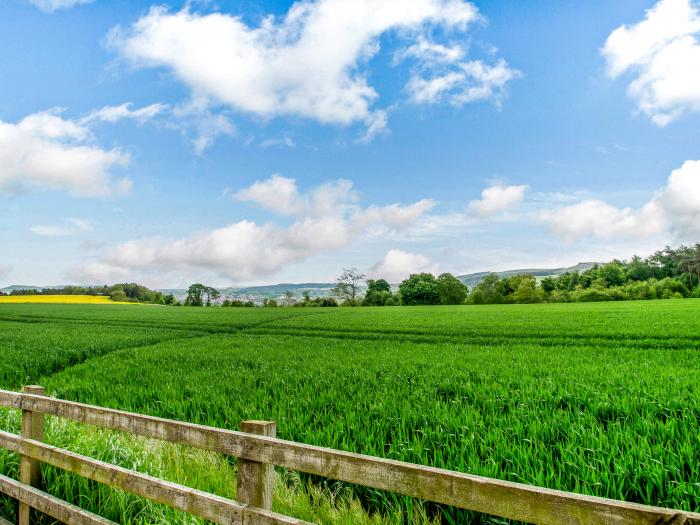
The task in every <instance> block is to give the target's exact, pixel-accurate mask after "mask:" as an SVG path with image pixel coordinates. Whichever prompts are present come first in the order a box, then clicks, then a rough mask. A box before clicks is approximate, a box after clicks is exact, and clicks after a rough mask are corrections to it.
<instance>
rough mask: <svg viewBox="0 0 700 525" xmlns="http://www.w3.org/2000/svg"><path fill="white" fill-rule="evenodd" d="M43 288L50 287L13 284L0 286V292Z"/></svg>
mask: <svg viewBox="0 0 700 525" xmlns="http://www.w3.org/2000/svg"><path fill="white" fill-rule="evenodd" d="M45 288H51V287H50V286H29V285H24V284H13V285H12V286H5V288H0V292H3V293H12V292H14V291H15V290H44V289H45Z"/></svg>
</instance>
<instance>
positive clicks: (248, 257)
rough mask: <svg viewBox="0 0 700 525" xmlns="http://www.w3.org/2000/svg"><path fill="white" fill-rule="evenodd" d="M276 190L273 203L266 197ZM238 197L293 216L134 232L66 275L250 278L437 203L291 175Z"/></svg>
mask: <svg viewBox="0 0 700 525" xmlns="http://www.w3.org/2000/svg"><path fill="white" fill-rule="evenodd" d="M275 194H277V195H278V196H279V201H278V202H279V205H278V206H277V205H276V204H275V201H274V200H273V199H272V195H275ZM236 198H237V199H238V200H244V201H250V202H253V203H255V204H258V205H259V206H261V207H263V208H266V209H268V210H269V211H271V212H273V213H275V214H277V215H280V216H292V217H293V222H291V223H290V224H287V225H281V224H277V223H272V222H267V223H264V224H258V223H255V222H253V221H250V220H242V221H239V222H236V223H233V224H229V225H227V226H223V227H221V228H216V229H213V230H209V231H204V232H200V233H197V234H193V235H190V236H188V237H185V238H181V239H163V238H149V239H136V240H132V241H128V242H125V243H122V244H120V245H118V246H114V247H113V248H111V249H109V250H107V251H106V252H105V253H103V254H102V256H101V257H100V258H99V259H98V260H96V261H93V262H91V263H88V264H86V265H83V266H81V267H78V268H75V269H73V270H72V271H71V274H70V275H71V277H72V278H74V279H77V280H80V281H81V282H86V281H88V282H107V281H114V280H121V279H124V278H126V277H128V276H133V275H134V273H135V272H142V273H145V274H148V273H149V272H152V273H159V272H160V273H162V272H163V271H183V272H188V271H192V270H195V271H210V272H213V273H215V274H218V275H221V276H224V277H226V278H229V279H232V280H234V281H236V280H249V279H253V278H257V277H261V276H266V275H270V274H273V273H275V272H276V271H278V270H280V269H281V268H283V267H284V266H286V265H288V264H290V263H294V262H299V261H303V260H305V259H307V258H309V257H311V256H314V255H318V254H323V253H327V252H332V251H335V250H339V249H341V248H344V247H347V246H348V245H350V244H351V243H352V242H353V241H355V240H357V239H358V238H361V237H363V236H364V235H367V234H368V232H370V230H375V231H376V230H377V229H379V230H386V231H397V230H402V229H405V228H408V227H410V226H411V225H412V224H414V223H415V222H416V221H417V220H418V219H419V218H420V217H421V216H423V215H424V214H425V213H427V212H428V211H429V210H430V209H432V207H433V206H434V205H435V203H434V202H433V201H431V200H429V199H423V200H420V201H417V202H415V203H412V204H407V205H403V204H390V205H387V206H367V207H362V206H360V205H359V204H358V197H357V195H356V193H355V192H354V191H353V188H352V183H351V182H350V181H344V180H336V181H331V182H328V183H326V184H323V185H321V186H318V187H316V188H312V189H311V190H309V191H308V192H306V193H302V192H300V191H299V189H298V187H297V185H296V181H294V180H293V179H288V178H285V177H281V176H279V175H276V176H273V177H271V178H269V179H267V180H264V181H258V182H256V183H255V184H253V185H252V186H250V187H248V188H245V189H243V190H241V191H239V192H237V193H236Z"/></svg>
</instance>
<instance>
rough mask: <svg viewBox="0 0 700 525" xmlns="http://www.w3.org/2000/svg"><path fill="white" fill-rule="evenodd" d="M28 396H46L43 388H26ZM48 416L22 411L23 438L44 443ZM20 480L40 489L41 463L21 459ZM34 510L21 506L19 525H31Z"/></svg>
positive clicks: (24, 505) (25, 458) (22, 504)
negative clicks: (45, 423)
mask: <svg viewBox="0 0 700 525" xmlns="http://www.w3.org/2000/svg"><path fill="white" fill-rule="evenodd" d="M24 392H25V393H27V394H36V395H40V396H43V395H46V389H45V388H44V387H42V386H25V387H24ZM45 419H46V416H44V414H38V413H35V412H32V411H31V410H25V409H23V410H22V437H23V438H27V439H33V440H35V441H44V422H45ZM19 480H20V481H21V482H22V483H26V484H27V485H31V486H32V487H37V488H39V487H40V486H41V463H40V462H39V461H37V460H35V459H30V458H28V457H25V456H21V457H20V462H19ZM31 512H32V509H31V507H30V506H29V505H27V504H26V503H20V504H19V514H18V518H19V519H18V521H17V523H18V525H29V524H30V522H31V520H30V517H31Z"/></svg>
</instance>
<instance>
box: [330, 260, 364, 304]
mask: <svg viewBox="0 0 700 525" xmlns="http://www.w3.org/2000/svg"><path fill="white" fill-rule="evenodd" d="M364 279H365V275H364V274H361V273H360V272H359V271H358V270H357V268H347V269H344V270H343V273H342V274H341V276H340V277H338V280H337V283H336V285H335V287H334V288H332V289H331V294H333V296H335V297H337V298H338V299H339V300H340V301H341V302H342V303H343V304H346V305H349V306H355V305H357V304H358V301H359V295H360V287H361V283H362V281H363V280H364Z"/></svg>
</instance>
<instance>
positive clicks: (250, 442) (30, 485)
mask: <svg viewBox="0 0 700 525" xmlns="http://www.w3.org/2000/svg"><path fill="white" fill-rule="evenodd" d="M0 406H4V407H9V408H14V409H17V410H21V411H22V435H21V436H18V435H15V434H10V433H8V432H1V431H0V447H3V448H6V449H8V450H11V451H13V452H17V453H18V454H20V457H21V469H20V470H21V473H20V481H19V482H18V481H15V480H10V479H9V478H6V477H4V476H2V477H0V492H4V493H5V494H9V495H10V496H12V497H13V498H15V499H17V500H18V501H19V502H20V512H19V525H28V524H29V523H30V517H29V515H30V509H37V510H39V511H41V512H44V513H46V514H49V515H51V516H52V517H54V518H55V519H57V520H59V521H62V522H65V523H81V524H82V523H85V524H88V523H111V522H110V521H108V520H104V519H103V518H100V517H98V516H95V515H93V514H91V513H88V512H86V511H84V510H81V509H78V508H77V507H75V506H73V505H70V504H68V503H66V502H62V501H60V500H57V499H56V498H54V497H52V496H49V495H48V494H45V493H43V492H41V491H40V490H38V488H37V487H39V486H40V479H39V478H38V465H39V464H40V463H47V464H49V465H53V466H54V467H58V468H61V469H64V470H67V471H69V472H73V473H75V474H78V475H80V476H83V477H86V478H88V479H92V480H94V481H97V482H100V483H104V484H107V485H110V486H113V487H117V488H120V489H123V490H126V491H128V492H131V493H134V494H136V495H138V496H141V497H144V498H147V499H150V500H152V501H155V502H158V503H162V504H165V505H169V506H171V507H173V508H176V509H179V510H182V511H184V512H187V513H189V514H191V515H193V516H198V517H201V518H204V519H207V520H209V521H212V522H214V523H221V524H224V523H226V524H244V525H257V524H270V525H272V524H303V523H305V522H303V521H301V520H297V519H295V518H290V517H287V516H282V515H280V514H277V513H274V512H272V511H271V507H272V486H273V480H274V467H275V466H280V467H285V468H288V469H291V470H298V471H301V472H305V473H309V474H315V475H318V476H322V477H326V478H331V479H336V480H340V481H346V482H349V483H354V484H357V485H363V486H366V487H371V488H375V489H381V490H386V491H389V492H395V493H398V494H402V495H405V496H411V497H415V498H419V499H422V500H427V501H433V502H436V503H441V504H444V505H452V506H455V507H459V508H462V509H468V510H473V511H476V512H482V513H485V514H491V515H494V516H499V517H503V518H508V519H513V520H517V521H525V522H528V523H536V524H545V525H550V524H551V525H558V524H581V525H583V524H586V525H588V524H592V525H612V524H614V525H618V524H619V525H622V524H640V525H664V524H667V525H700V514H698V513H691V512H685V511H680V510H674V509H667V508H659V507H651V506H646V505H640V504H636V503H628V502H623V501H617V500H611V499H606V498H599V497H594V496H584V495H580V494H574V493H570V492H564V491H559V490H551V489H546V488H541V487H535V486H532V485H525V484H521V483H512V482H508V481H502V480H497V479H492V478H485V477H481V476H473V475H469V474H463V473H459V472H452V471H449V470H444V469H438V468H432V467H425V466H421V465H415V464H412V463H405V462H401V461H394V460H388V459H382V458H377V457H373V456H366V455H361V454H354V453H350V452H343V451H340V450H333V449H328V448H323V447H317V446H312V445H305V444H302V443H297V442H293V441H286V440H282V439H278V438H276V437H275V424H274V423H271V422H261V421H246V422H243V423H242V425H241V430H242V431H241V432H238V431H232V430H224V429H220V428H213V427H206V426H202V425H195V424H191V423H184V422H181V421H173V420H168V419H162V418H157V417H152V416H145V415H141V414H133V413H129V412H123V411H119V410H113V409H109V408H102V407H96V406H91V405H85V404H82V403H75V402H72V401H62V400H59V399H55V398H51V397H47V396H45V395H43V390H41V389H40V387H27V388H25V391H24V392H22V393H19V392H9V391H5V390H0ZM47 415H48V416H57V417H61V418H65V419H70V420H73V421H77V422H80V423H85V424H88V425H93V426H97V427H101V428H106V429H111V430H117V431H122V432H128V433H132V434H135V435H138V436H143V437H147V438H154V439H159V440H163V441H168V442H171V443H177V444H182V445H189V446H191V447H195V448H199V449H203V450H208V451H212V452H218V453H222V454H226V455H230V456H234V457H236V458H238V459H239V465H238V469H239V471H238V490H237V495H236V498H237V501H233V500H230V499H226V498H222V497H219V496H215V495H212V494H208V493H206V492H202V491H199V490H195V489H192V488H189V487H185V486H182V485H178V484H175V483H171V482H167V481H163V480H160V479H158V478H154V477H152V476H148V475H146V474H142V473H138V472H134V471H131V470H128V469H124V468H122V467H118V466H115V465H111V464H108V463H104V462H102V461H98V460H95V459H92V458H88V457H85V456H81V455H79V454H75V453H73V452H69V451H66V450H63V449H60V448H56V447H53V446H51V445H48V444H46V443H43V424H44V419H45V416H47ZM23 509H26V510H24V511H23ZM69 518H70V519H69ZM0 525H4V524H3V523H2V522H1V521H0Z"/></svg>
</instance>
